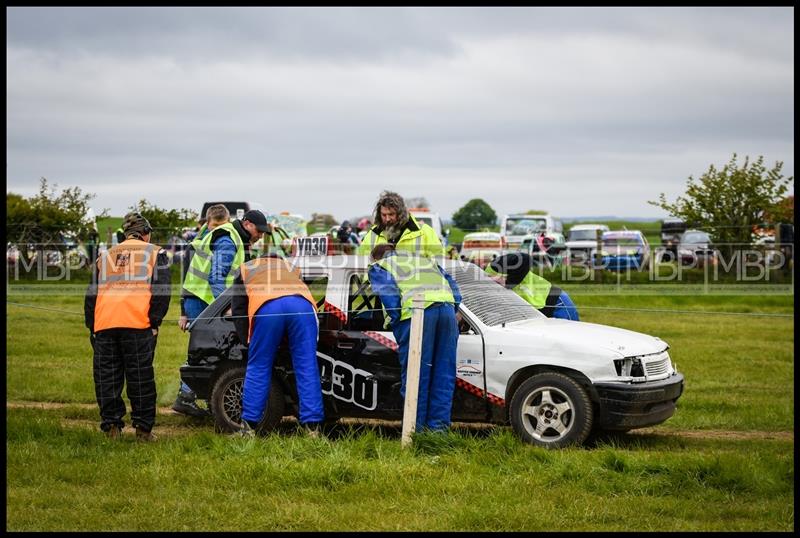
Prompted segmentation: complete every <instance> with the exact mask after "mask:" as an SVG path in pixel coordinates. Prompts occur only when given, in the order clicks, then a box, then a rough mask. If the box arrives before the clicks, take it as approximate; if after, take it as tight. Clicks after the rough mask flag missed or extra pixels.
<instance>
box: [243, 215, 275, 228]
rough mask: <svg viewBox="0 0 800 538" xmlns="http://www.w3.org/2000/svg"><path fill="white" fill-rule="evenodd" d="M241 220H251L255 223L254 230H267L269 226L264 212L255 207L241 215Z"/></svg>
mask: <svg viewBox="0 0 800 538" xmlns="http://www.w3.org/2000/svg"><path fill="white" fill-rule="evenodd" d="M242 220H246V221H249V222H252V223H253V224H255V225H256V230H258V231H259V232H269V231H271V228H270V227H269V226H268V225H267V217H265V216H264V213H262V212H261V211H259V210H257V209H251V210H250V211H248V212H247V213H245V214H244V215H243V216H242Z"/></svg>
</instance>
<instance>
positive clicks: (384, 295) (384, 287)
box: [368, 265, 402, 327]
mask: <svg viewBox="0 0 800 538" xmlns="http://www.w3.org/2000/svg"><path fill="white" fill-rule="evenodd" d="M368 277H369V283H370V286H371V287H372V291H373V293H375V294H376V295H377V296H378V297H380V299H381V303H382V304H383V308H384V309H385V310H386V313H387V314H388V315H389V319H390V320H391V322H392V327H394V326H395V325H396V324H397V323H399V321H400V315H401V310H400V308H401V306H402V303H401V297H400V291H399V289H398V287H397V283H396V282H395V280H394V278H393V277H392V275H390V274H389V272H388V271H386V270H385V269H383V268H382V267H380V266H379V265H373V266H372V267H370V268H369V273H368Z"/></svg>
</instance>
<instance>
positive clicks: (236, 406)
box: [209, 366, 285, 434]
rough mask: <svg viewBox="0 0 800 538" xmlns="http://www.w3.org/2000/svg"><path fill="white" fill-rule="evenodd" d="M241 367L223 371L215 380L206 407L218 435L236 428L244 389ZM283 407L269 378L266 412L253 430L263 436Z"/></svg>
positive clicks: (281, 397)
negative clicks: (208, 409) (269, 385)
mask: <svg viewBox="0 0 800 538" xmlns="http://www.w3.org/2000/svg"><path fill="white" fill-rule="evenodd" d="M244 372H245V368H244V367H243V366H239V367H235V368H230V369H228V370H225V371H224V372H223V373H222V375H220V376H219V378H217V381H216V382H215V383H214V388H213V389H212V391H211V399H210V400H209V407H210V409H211V414H212V415H213V416H214V426H215V427H216V430H217V431H218V432H221V433H233V432H235V431H237V430H238V429H239V425H240V424H241V420H242V391H243V388H244ZM284 407H285V400H284V394H283V389H282V388H281V386H280V383H278V382H277V381H276V380H275V378H274V377H273V379H272V386H271V387H270V389H269V401H268V402H267V409H266V411H265V412H264V416H263V417H262V418H261V422H259V423H258V427H257V428H256V431H257V432H258V433H260V434H265V433H268V432H270V431H272V430H273V429H275V426H277V425H278V423H279V422H280V421H281V418H282V417H283V411H284Z"/></svg>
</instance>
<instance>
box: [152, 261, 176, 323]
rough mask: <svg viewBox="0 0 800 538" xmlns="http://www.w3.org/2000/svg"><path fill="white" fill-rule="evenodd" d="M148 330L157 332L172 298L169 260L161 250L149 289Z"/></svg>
mask: <svg viewBox="0 0 800 538" xmlns="http://www.w3.org/2000/svg"><path fill="white" fill-rule="evenodd" d="M150 291H151V297H150V311H149V312H148V317H149V318H150V328H151V329H154V330H158V328H159V327H160V326H161V322H162V321H164V317H165V316H166V315H167V310H169V301H170V299H171V298H172V296H171V294H172V283H171V282H170V274H169V258H168V257H167V251H166V250H164V249H163V248H162V249H160V250H159V251H158V254H157V256H156V266H155V267H154V268H153V281H152V285H151V287H150Z"/></svg>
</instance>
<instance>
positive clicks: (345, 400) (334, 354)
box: [317, 271, 403, 419]
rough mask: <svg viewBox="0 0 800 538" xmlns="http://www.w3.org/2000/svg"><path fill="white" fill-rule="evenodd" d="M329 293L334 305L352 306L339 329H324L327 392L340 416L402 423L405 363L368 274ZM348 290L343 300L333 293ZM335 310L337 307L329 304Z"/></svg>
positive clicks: (321, 355)
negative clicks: (390, 420) (401, 374)
mask: <svg viewBox="0 0 800 538" xmlns="http://www.w3.org/2000/svg"><path fill="white" fill-rule="evenodd" d="M344 276H345V279H344V281H343V282H342V285H338V286H335V289H333V288H332V289H331V290H329V296H328V298H329V301H331V303H334V304H335V303H338V304H346V305H347V314H346V315H344V313H343V312H341V311H340V313H341V314H342V315H340V316H337V319H338V320H339V323H338V325H337V326H331V325H328V326H327V327H326V329H325V330H322V328H321V330H320V342H319V346H318V353H317V358H318V360H319V364H320V377H321V379H322V392H323V393H324V394H326V395H329V396H330V397H331V402H330V403H331V406H332V408H333V412H334V413H335V414H336V415H337V416H348V417H365V418H383V419H397V418H400V417H401V416H402V410H403V400H402V398H401V396H400V362H399V360H398V358H397V344H396V343H395V341H394V336H393V335H392V333H391V332H390V331H389V330H388V329H386V328H384V326H383V325H384V314H383V310H382V307H381V304H380V300H379V299H378V297H377V296H376V295H375V294H374V293H372V289H371V287H370V286H369V281H368V280H367V278H366V274H364V273H363V272H357V271H352V272H348V273H346V274H345V275H344ZM339 292H343V293H344V295H343V297H341V301H342V302H339V301H338V300H334V299H333V298H332V297H331V296H330V294H331V293H339ZM328 308H329V309H335V307H333V306H329V307H328Z"/></svg>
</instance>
